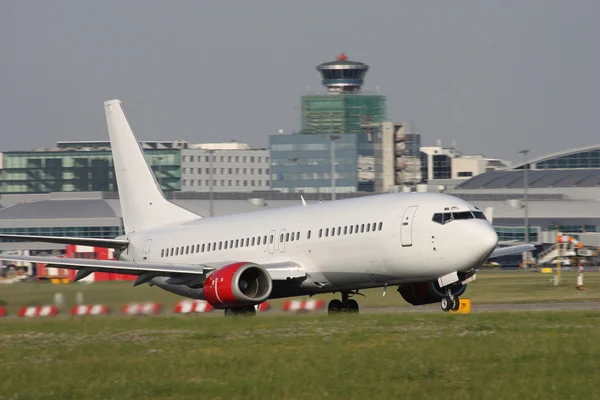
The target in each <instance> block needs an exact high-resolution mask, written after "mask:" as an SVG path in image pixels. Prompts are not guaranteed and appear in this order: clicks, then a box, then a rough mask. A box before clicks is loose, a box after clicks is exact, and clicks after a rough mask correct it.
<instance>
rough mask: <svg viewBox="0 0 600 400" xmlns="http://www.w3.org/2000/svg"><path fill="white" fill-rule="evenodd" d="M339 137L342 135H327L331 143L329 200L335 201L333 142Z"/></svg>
mask: <svg viewBox="0 0 600 400" xmlns="http://www.w3.org/2000/svg"><path fill="white" fill-rule="evenodd" d="M341 137H342V135H327V139H329V140H330V142H331V143H330V146H329V147H330V148H331V200H335V141H336V140H337V139H339V138H341Z"/></svg>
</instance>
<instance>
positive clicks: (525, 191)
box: [519, 149, 531, 267]
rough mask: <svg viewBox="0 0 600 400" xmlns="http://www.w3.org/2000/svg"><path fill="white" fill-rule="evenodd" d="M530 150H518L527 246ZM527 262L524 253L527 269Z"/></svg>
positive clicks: (527, 255) (527, 254)
mask: <svg viewBox="0 0 600 400" xmlns="http://www.w3.org/2000/svg"><path fill="white" fill-rule="evenodd" d="M530 151H531V150H529V149H525V150H520V151H519V153H520V154H523V158H524V163H523V212H524V214H525V215H524V224H523V225H524V228H525V243H526V244H529V204H528V198H527V186H528V182H527V170H528V169H529V165H528V164H527V154H528V153H529V152H530ZM528 262H529V252H528V251H527V252H525V267H528Z"/></svg>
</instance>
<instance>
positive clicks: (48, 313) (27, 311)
mask: <svg viewBox="0 0 600 400" xmlns="http://www.w3.org/2000/svg"><path fill="white" fill-rule="evenodd" d="M56 314H58V307H56V306H36V307H23V308H21V310H20V311H19V317H52V316H54V315H56Z"/></svg>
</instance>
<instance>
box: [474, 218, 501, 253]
mask: <svg viewBox="0 0 600 400" xmlns="http://www.w3.org/2000/svg"><path fill="white" fill-rule="evenodd" d="M475 242H476V243H477V247H478V249H479V250H480V252H481V257H482V258H484V257H485V258H487V257H489V255H490V254H491V253H492V252H493V251H494V249H495V248H496V246H497V245H498V234H497V233H496V231H495V230H494V228H493V227H492V226H491V225H490V224H485V225H484V226H482V227H481V228H480V229H478V232H477V236H476V238H475Z"/></svg>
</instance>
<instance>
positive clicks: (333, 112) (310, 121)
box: [301, 53, 386, 134]
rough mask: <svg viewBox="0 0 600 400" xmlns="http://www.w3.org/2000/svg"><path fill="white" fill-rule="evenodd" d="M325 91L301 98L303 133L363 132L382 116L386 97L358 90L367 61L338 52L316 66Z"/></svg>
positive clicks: (361, 83) (381, 119) (364, 73)
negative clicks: (358, 60) (330, 58)
mask: <svg viewBox="0 0 600 400" xmlns="http://www.w3.org/2000/svg"><path fill="white" fill-rule="evenodd" d="M317 70H318V71H319V73H320V74H321V78H322V80H321V82H322V83H323V86H325V88H326V89H327V92H326V93H323V94H316V95H308V96H303V97H302V131H301V133H304V134H345V133H364V132H365V130H367V129H368V126H369V125H370V124H377V123H381V122H383V121H384V119H385V115H386V104H385V103H386V98H385V96H382V95H376V94H367V93H363V92H362V91H361V87H362V85H363V82H364V78H365V75H366V73H367V71H368V70H369V66H368V65H367V64H364V63H361V62H357V61H350V60H349V59H348V57H347V56H346V55H345V54H344V53H341V54H340V55H339V56H337V58H336V59H335V60H334V61H330V62H325V63H323V64H320V65H318V66H317Z"/></svg>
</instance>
